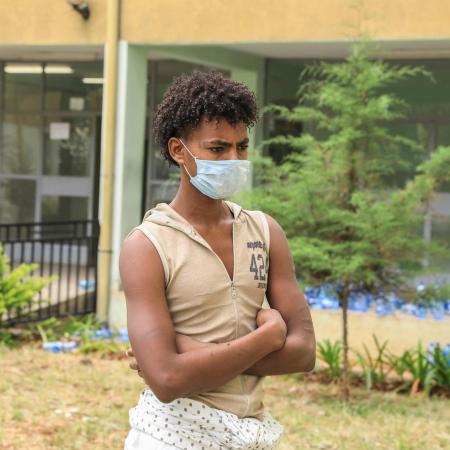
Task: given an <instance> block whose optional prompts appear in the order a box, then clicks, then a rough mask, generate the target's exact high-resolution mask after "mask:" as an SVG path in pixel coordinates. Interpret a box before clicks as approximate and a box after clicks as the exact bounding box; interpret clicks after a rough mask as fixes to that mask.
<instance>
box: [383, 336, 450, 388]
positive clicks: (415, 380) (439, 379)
mask: <svg viewBox="0 0 450 450" xmlns="http://www.w3.org/2000/svg"><path fill="white" fill-rule="evenodd" d="M389 363H390V365H391V367H392V368H393V369H394V370H395V372H396V373H397V375H398V376H399V377H400V378H401V379H402V380H403V383H402V384H401V385H400V386H399V387H398V388H397V389H396V391H405V390H407V391H409V392H410V394H415V393H416V392H418V391H420V390H423V391H424V392H425V395H426V396H427V397H429V396H430V394H431V392H432V390H433V388H435V387H441V388H444V389H449V388H450V366H449V362H448V356H446V355H445V354H444V352H443V351H442V349H441V347H440V346H439V345H438V346H436V347H435V348H434V349H433V351H432V352H429V351H426V350H424V349H423V347H422V343H421V342H419V343H418V344H417V347H416V348H414V349H412V350H406V351H405V352H403V354H402V355H400V356H395V355H392V354H391V355H389Z"/></svg>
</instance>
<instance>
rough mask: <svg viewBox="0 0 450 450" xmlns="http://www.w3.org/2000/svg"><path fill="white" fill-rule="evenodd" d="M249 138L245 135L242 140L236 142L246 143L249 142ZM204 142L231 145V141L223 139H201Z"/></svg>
mask: <svg viewBox="0 0 450 450" xmlns="http://www.w3.org/2000/svg"><path fill="white" fill-rule="evenodd" d="M249 140H250V139H249V138H248V137H246V138H245V139H242V141H239V142H238V144H246V143H247V142H249ZM203 143H204V144H218V145H228V146H229V145H231V142H228V141H224V140H223V139H211V140H209V141H203Z"/></svg>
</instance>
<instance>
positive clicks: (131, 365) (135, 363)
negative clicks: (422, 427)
mask: <svg viewBox="0 0 450 450" xmlns="http://www.w3.org/2000/svg"><path fill="white" fill-rule="evenodd" d="M128 366H129V367H130V369H133V370H137V371H139V370H141V369H139V366H138V363H137V362H136V361H132V362H130V363H129V364H128Z"/></svg>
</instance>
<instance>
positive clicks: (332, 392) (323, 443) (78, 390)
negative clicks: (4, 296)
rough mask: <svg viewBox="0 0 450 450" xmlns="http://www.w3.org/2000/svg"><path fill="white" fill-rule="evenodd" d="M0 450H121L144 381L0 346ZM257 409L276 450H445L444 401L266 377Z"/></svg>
mask: <svg viewBox="0 0 450 450" xmlns="http://www.w3.org/2000/svg"><path fill="white" fill-rule="evenodd" d="M0 374H1V375H0V405H1V408H0V449H2V450H7V449H8V450H12V449H20V450H37V449H40V450H41V449H42V450H52V449H58V450H69V449H71V450H72V449H73V450H75V449H76V450H91V449H94V450H96V449H122V448H123V441H124V439H125V436H126V434H127V432H128V409H129V408H130V407H132V406H133V405H134V404H135V403H136V401H137V399H138V396H139V394H140V391H141V389H142V388H143V381H142V379H141V378H139V377H138V376H137V374H136V373H135V372H133V371H131V370H130V369H129V368H128V363H127V361H126V360H108V359H101V358H100V357H93V356H89V357H86V356H82V355H78V354H51V353H45V352H43V351H41V350H38V349H33V348H32V347H23V348H21V349H19V350H8V349H2V348H0ZM265 387H266V402H265V403H266V408H267V409H268V410H269V411H270V412H271V413H272V415H273V416H274V417H275V418H276V419H277V420H279V421H280V422H281V423H282V424H283V425H284V427H285V436H284V440H283V442H282V444H281V446H280V447H279V448H280V450H294V449H295V450H300V449H349V450H353V449H354V450H356V449H357V450H361V449H390V450H391V449H392V450H394V449H399V450H400V449H402V450H406V449H421V450H433V449H450V402H449V400H439V399H425V398H423V397H422V396H421V395H417V396H415V397H406V396H400V395H396V394H393V393H377V392H367V391H365V390H364V389H362V388H354V389H353V391H352V392H353V394H352V395H353V398H352V400H351V402H350V403H349V404H348V405H347V406H345V407H344V406H342V405H341V403H340V402H339V401H338V400H337V395H336V387H335V386H326V385H321V384H318V383H313V382H308V383H304V382H299V381H297V380H295V377H292V376H281V377H268V378H266V381H265Z"/></svg>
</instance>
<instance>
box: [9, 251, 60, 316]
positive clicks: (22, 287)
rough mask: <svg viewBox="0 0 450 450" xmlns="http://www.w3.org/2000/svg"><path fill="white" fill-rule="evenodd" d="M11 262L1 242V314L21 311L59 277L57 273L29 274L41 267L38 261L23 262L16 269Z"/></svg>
mask: <svg viewBox="0 0 450 450" xmlns="http://www.w3.org/2000/svg"><path fill="white" fill-rule="evenodd" d="M9 263H10V258H9V257H8V255H6V254H5V253H4V251H3V246H2V244H1V243H0V315H1V314H3V313H4V312H9V311H16V312H17V313H18V312H20V310H21V308H22V307H23V306H25V305H29V304H30V303H31V302H32V300H33V297H34V296H35V295H36V294H37V293H38V292H40V291H41V290H42V289H43V288H44V287H45V286H47V285H48V284H50V283H52V282H53V281H55V280H56V279H58V276H57V275H52V276H51V277H49V278H44V277H40V276H29V274H30V273H31V272H34V271H35V270H36V269H37V268H38V267H39V264H37V263H31V264H26V263H23V264H20V265H19V266H18V267H16V268H15V269H14V270H11V266H10V264H9ZM26 277H27V278H26Z"/></svg>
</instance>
